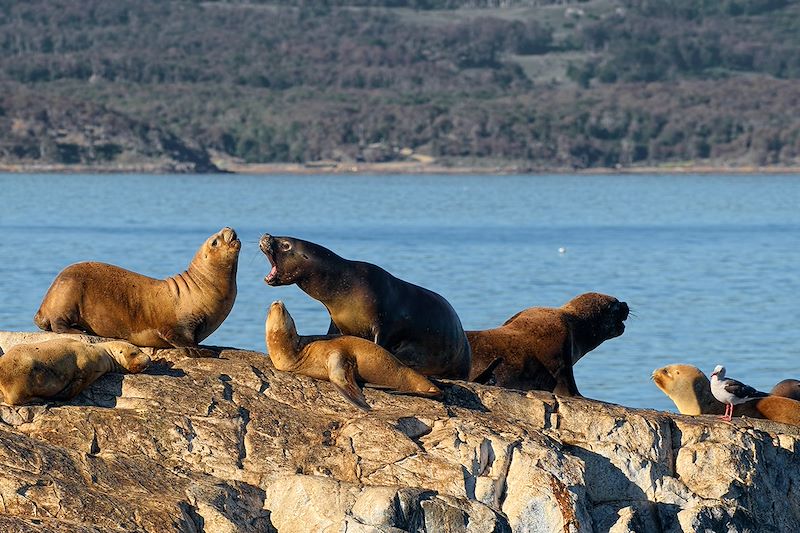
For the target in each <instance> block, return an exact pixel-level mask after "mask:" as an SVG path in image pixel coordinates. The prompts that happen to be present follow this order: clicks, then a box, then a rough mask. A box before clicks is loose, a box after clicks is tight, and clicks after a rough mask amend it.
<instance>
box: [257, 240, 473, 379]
mask: <svg viewBox="0 0 800 533" xmlns="http://www.w3.org/2000/svg"><path fill="white" fill-rule="evenodd" d="M259 245H260V247H261V251H262V252H264V255H266V256H267V259H268V260H269V262H270V265H271V267H272V270H271V271H270V273H269V274H268V275H267V277H266V278H265V281H266V282H267V284H269V285H272V286H280V285H291V284H296V285H297V286H298V287H300V289H301V290H302V291H304V292H305V293H306V294H308V295H309V296H311V297H312V298H314V299H316V300H319V301H320V302H322V304H323V305H324V306H325V308H326V309H327V310H328V313H329V314H330V316H331V324H330V326H329V328H328V333H329V334H338V333H341V334H343V335H353V336H355V337H361V338H362V339H367V340H370V341H373V342H374V343H375V344H377V345H379V346H381V347H382V348H385V349H386V350H388V351H389V352H390V353H391V354H392V355H394V356H395V357H396V358H397V359H399V360H400V361H401V362H402V363H403V364H404V365H407V366H409V367H411V368H413V369H415V370H417V371H418V372H420V373H422V374H424V375H426V376H435V377H440V378H451V379H466V378H467V376H468V375H469V370H470V351H469V343H468V342H467V337H466V335H465V334H464V328H463V327H462V325H461V320H460V319H459V318H458V315H457V314H456V312H455V310H454V309H453V307H452V306H451V305H450V303H449V302H448V301H447V300H445V299H444V298H443V297H442V296H441V295H439V294H437V293H435V292H433V291H430V290H428V289H426V288H424V287H420V286H418V285H414V284H413V283H409V282H407V281H403V280H401V279H399V278H396V277H395V276H393V275H391V274H390V273H389V272H387V271H385V270H384V269H382V268H380V267H379V266H377V265H373V264H370V263H365V262H363V261H350V260H348V259H344V258H343V257H339V256H338V255H336V254H335V253H333V252H332V251H331V250H328V249H327V248H325V247H323V246H320V245H318V244H315V243H313V242H309V241H303V240H300V239H294V238H292V237H273V236H271V235H264V236H262V237H261V240H260V243H259Z"/></svg>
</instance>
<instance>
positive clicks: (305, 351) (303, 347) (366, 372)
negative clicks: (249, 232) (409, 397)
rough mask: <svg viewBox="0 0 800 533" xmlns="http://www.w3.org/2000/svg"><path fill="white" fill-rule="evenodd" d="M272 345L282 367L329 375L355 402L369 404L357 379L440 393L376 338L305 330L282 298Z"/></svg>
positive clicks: (273, 309)
mask: <svg viewBox="0 0 800 533" xmlns="http://www.w3.org/2000/svg"><path fill="white" fill-rule="evenodd" d="M266 338H267V339H266V340H267V351H268V352H269V357H270V359H272V364H274V365H275V368H277V369H278V370H283V371H287V372H296V373H298V374H303V375H304V376H309V377H312V378H315V379H325V380H328V381H330V382H331V383H332V384H333V386H334V387H336V389H337V390H338V391H339V392H341V393H342V396H344V397H345V398H346V399H347V400H349V401H350V402H352V403H353V405H355V406H356V407H360V408H361V409H364V410H369V405H368V404H367V402H366V400H365V399H364V394H363V392H362V391H361V388H360V387H359V386H358V382H362V383H364V382H366V383H372V384H375V385H384V386H387V387H390V388H392V389H396V390H398V391H400V392H406V393H411V394H415V395H418V396H425V397H428V398H435V397H439V396H441V394H442V391H441V390H439V389H438V388H437V387H436V386H435V385H434V384H433V383H431V382H430V381H428V379H427V378H426V377H425V376H423V375H422V374H420V373H419V372H416V371H414V370H412V369H411V368H409V367H407V366H405V365H404V364H403V363H401V362H400V361H398V360H397V359H396V358H395V357H394V356H393V355H392V354H391V353H389V352H388V351H386V350H384V349H383V348H381V347H380V346H378V345H377V344H375V343H374V342H372V341H368V340H366V339H362V338H360V337H353V336H350V335H314V336H300V335H298V334H297V328H295V325H294V319H292V316H291V315H290V314H289V311H287V310H286V306H284V305H283V302H281V301H277V302H273V303H272V305H271V306H270V308H269V314H268V315H267V323H266Z"/></svg>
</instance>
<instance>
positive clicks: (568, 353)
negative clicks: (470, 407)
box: [467, 292, 629, 396]
mask: <svg viewBox="0 0 800 533" xmlns="http://www.w3.org/2000/svg"><path fill="white" fill-rule="evenodd" d="M628 313H629V309H628V304H626V303H625V302H620V301H619V300H617V299H616V298H614V297H613V296H607V295H605V294H599V293H596V292H589V293H586V294H581V295H580V296H578V297H576V298H573V299H572V300H570V301H569V302H567V303H566V304H564V305H563V306H561V307H531V308H528V309H525V310H524V311H520V312H519V313H517V314H516V315H514V316H512V317H511V318H509V319H508V320H507V321H506V322H505V323H504V324H503V325H502V326H500V327H499V328H495V329H489V330H483V331H467V338H468V339H469V343H470V345H471V346H472V371H471V372H470V380H471V381H477V382H479V383H481V382H485V380H486V379H487V378H488V377H489V376H488V375H487V374H489V373H490V372H491V371H492V369H493V367H495V366H496V367H497V368H496V369H495V370H494V376H495V384H496V385H497V386H500V387H507V388H512V389H522V390H543V391H550V392H554V393H555V394H558V395H560V396H580V393H579V392H578V387H577V385H576V384H575V376H574V374H573V372H572V366H573V365H574V364H575V363H577V362H578V360H579V359H580V358H581V357H583V356H584V355H586V354H587V353H588V352H590V351H592V350H594V349H595V348H597V347H598V346H599V345H600V344H601V343H602V342H603V341H605V340H608V339H612V338H614V337H618V336H620V335H622V333H623V332H624V331H625V323H624V321H625V320H626V319H627V318H628ZM498 362H499V364H498Z"/></svg>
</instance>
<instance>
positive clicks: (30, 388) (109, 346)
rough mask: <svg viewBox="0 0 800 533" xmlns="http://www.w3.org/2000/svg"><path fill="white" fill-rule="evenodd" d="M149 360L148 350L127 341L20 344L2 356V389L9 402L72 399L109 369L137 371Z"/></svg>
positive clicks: (22, 402) (63, 339)
mask: <svg viewBox="0 0 800 533" xmlns="http://www.w3.org/2000/svg"><path fill="white" fill-rule="evenodd" d="M149 364H150V357H148V355H147V354H146V353H144V352H143V351H142V350H140V349H139V348H137V347H136V346H134V345H132V344H129V343H127V342H123V341H110V342H101V343H97V344H89V343H85V342H81V341H79V340H76V339H70V338H58V339H51V340H49V341H42V342H35V343H31V344H18V345H16V346H14V347H13V348H11V349H9V350H8V352H6V353H5V354H4V355H3V356H2V357H0V392H2V393H3V401H4V402H5V403H6V404H8V405H24V404H29V403H37V402H43V401H47V400H59V401H68V400H71V399H72V398H74V397H75V396H77V395H78V394H80V392H81V391H83V390H84V389H85V388H86V387H88V386H89V385H91V384H92V383H93V382H94V381H95V380H96V379H97V378H99V377H100V376H102V375H103V374H105V373H107V372H122V373H124V372H130V373H132V374H136V373H138V372H141V371H142V370H144V369H145V368H146V367H147V365H149Z"/></svg>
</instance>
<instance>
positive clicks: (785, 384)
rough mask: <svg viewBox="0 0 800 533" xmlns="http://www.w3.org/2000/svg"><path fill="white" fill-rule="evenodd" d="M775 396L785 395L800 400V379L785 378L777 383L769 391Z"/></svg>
mask: <svg viewBox="0 0 800 533" xmlns="http://www.w3.org/2000/svg"><path fill="white" fill-rule="evenodd" d="M769 393H770V394H772V395H773V396H783V397H785V398H791V399H792V400H800V381H798V380H796V379H784V380H783V381H781V382H779V383H777V384H776V385H775V386H774V387H772V390H771V391H769Z"/></svg>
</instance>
